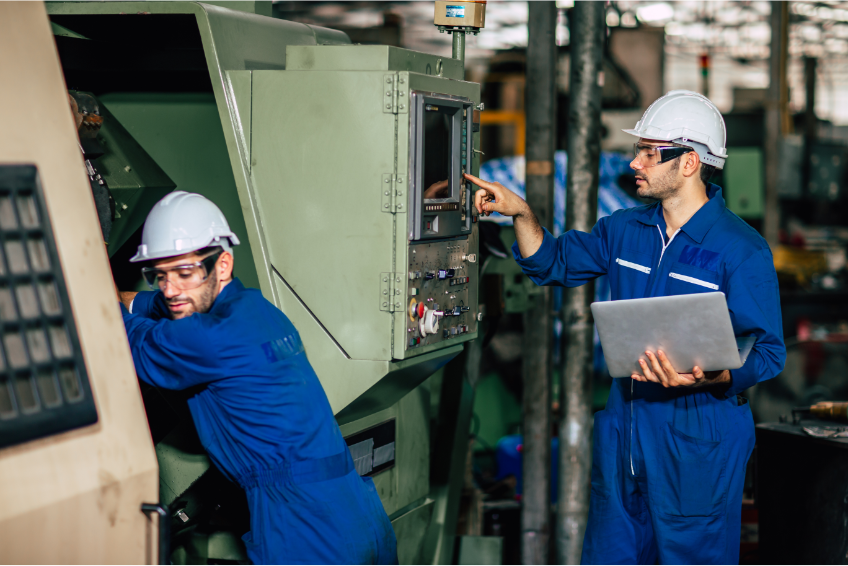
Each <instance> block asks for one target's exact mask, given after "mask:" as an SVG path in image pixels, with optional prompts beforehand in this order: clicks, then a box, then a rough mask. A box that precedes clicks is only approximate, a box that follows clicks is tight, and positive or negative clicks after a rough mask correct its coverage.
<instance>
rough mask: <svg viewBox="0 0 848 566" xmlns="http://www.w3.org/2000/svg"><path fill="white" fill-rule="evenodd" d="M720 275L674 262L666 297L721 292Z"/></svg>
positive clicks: (669, 274)
mask: <svg viewBox="0 0 848 566" xmlns="http://www.w3.org/2000/svg"><path fill="white" fill-rule="evenodd" d="M718 283H719V281H718V273H716V272H715V271H708V270H706V269H701V268H700V267H695V266H693V265H686V264H685V263H678V262H674V263H672V264H671V270H670V271H669V273H668V281H666V284H665V294H666V295H692V294H694V293H712V292H715V291H718V290H719V284H718Z"/></svg>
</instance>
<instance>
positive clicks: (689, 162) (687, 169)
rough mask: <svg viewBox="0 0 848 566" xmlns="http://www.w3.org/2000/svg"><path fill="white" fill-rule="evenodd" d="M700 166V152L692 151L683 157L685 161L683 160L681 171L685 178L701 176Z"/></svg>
mask: <svg viewBox="0 0 848 566" xmlns="http://www.w3.org/2000/svg"><path fill="white" fill-rule="evenodd" d="M700 165H701V157H700V156H699V155H698V152H696V151H690V152H689V153H687V154H686V155H684V156H683V159H681V162H680V170H681V172H682V173H683V176H684V177H691V176H693V175H700V169H701V167H700Z"/></svg>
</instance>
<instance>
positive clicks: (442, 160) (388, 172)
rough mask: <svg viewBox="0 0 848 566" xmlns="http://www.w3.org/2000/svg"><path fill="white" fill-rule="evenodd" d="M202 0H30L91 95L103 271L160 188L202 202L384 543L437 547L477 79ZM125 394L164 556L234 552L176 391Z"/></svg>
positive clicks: (458, 433) (457, 422)
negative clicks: (140, 417)
mask: <svg viewBox="0 0 848 566" xmlns="http://www.w3.org/2000/svg"><path fill="white" fill-rule="evenodd" d="M218 4H219V5H212V4H201V3H190V2H137V3H136V2H96V3H89V2H83V3H72V2H68V3H61V2H57V3H48V13H49V15H50V18H51V23H52V26H53V31H54V35H55V38H56V43H57V47H58V52H59V57H60V59H61V62H62V68H63V72H64V75H65V79H66V83H67V85H68V88H70V89H74V90H78V91H85V92H91V93H92V94H93V95H94V96H95V97H96V98H97V100H98V101H99V103H100V104H101V106H102V109H101V112H102V114H103V116H104V121H103V127H102V129H101V132H100V135H99V136H98V137H99V141H100V144H101V146H102V148H103V152H104V153H103V155H102V157H99V158H97V159H96V160H95V161H94V164H95V166H96V167H98V171H99V173H100V174H101V175H102V178H103V179H104V180H105V182H106V183H107V185H108V186H109V187H110V190H111V192H112V195H113V197H114V200H115V219H114V228H113V236H112V238H110V240H111V241H110V242H109V251H110V256H111V257H112V266H113V271H114V272H115V276H116V279H117V280H118V282H119V284H122V285H123V286H125V287H126V286H127V285H129V284H132V285H135V284H137V283H138V281H137V279H136V278H135V273H134V271H133V269H132V267H130V266H129V264H128V263H127V262H126V259H127V257H128V255H129V253H130V252H131V251H133V250H134V248H135V246H137V245H138V238H139V228H140V226H141V225H142V223H143V221H144V218H145V217H146V215H147V212H148V211H149V210H150V207H151V206H152V205H153V204H154V203H155V202H156V201H157V200H158V199H159V198H161V196H163V195H164V194H166V193H167V192H169V191H171V190H174V189H179V190H186V191H192V192H198V193H201V194H204V195H206V196H207V197H209V198H210V199H212V200H213V201H215V202H216V203H217V204H218V205H219V206H220V207H221V208H222V210H223V211H224V213H225V214H226V216H227V218H228V220H229V222H230V225H231V226H232V227H233V229H234V230H235V232H236V233H237V235H238V236H239V239H240V240H241V242H242V245H241V246H239V247H238V248H237V249H236V250H235V257H236V275H237V276H238V277H239V278H241V280H242V281H243V282H244V283H245V284H246V285H247V286H254V287H258V288H260V289H261V290H262V292H263V294H264V295H265V297H266V298H267V299H269V300H270V301H272V302H273V303H274V304H276V305H277V306H278V307H279V308H280V309H281V310H282V311H283V312H284V313H285V314H286V315H287V316H288V317H289V318H290V319H291V320H292V322H293V323H294V324H295V326H296V327H297V329H298V330H299V332H300V334H301V336H302V338H303V341H304V343H305V345H306V349H307V354H308V356H309V359H310V361H311V363H312V364H313V366H314V368H315V370H316V372H317V374H318V376H319V378H320V379H321V382H322V384H323V386H324V389H325V390H326V392H327V395H328V397H329V399H330V403H331V405H332V407H333V410H334V411H335V413H336V416H337V420H338V422H339V424H340V426H341V428H342V432H343V434H344V435H345V437H346V439H347V441H348V444H349V446H350V448H351V453H352V455H353V457H354V460H355V463H356V467H357V470H358V471H359V472H360V473H361V474H363V475H364V474H368V475H371V476H372V477H373V479H374V482H375V484H376V486H377V488H378V490H379V493H380V496H381V498H382V501H383V505H384V507H385V509H386V512H387V513H388V514H389V516H390V518H391V520H392V523H393V525H394V528H395V532H396V534H397V537H398V547H399V559H400V561H401V563H438V562H445V561H449V560H451V558H452V548H453V538H454V537H453V535H454V532H452V531H453V530H455V518H452V517H451V516H452V515H455V514H456V512H457V511H456V508H457V505H456V501H455V500H456V497H457V490H456V488H455V486H454V487H453V488H451V486H449V485H448V484H449V483H450V481H452V482H454V483H455V482H457V481H458V482H460V483H461V474H462V472H463V471H464V466H465V456H466V450H467V431H468V417H467V415H465V413H470V397H469V391H468V387H466V386H457V385H456V383H452V382H451V380H456V379H462V378H463V376H462V371H461V370H460V371H440V370H441V368H443V366H445V365H446V364H448V362H450V361H451V360H452V359H454V358H456V357H457V356H458V355H459V354H460V353H461V352H463V348H464V346H466V343H468V342H469V341H473V340H474V339H475V338H476V337H477V335H478V321H479V320H481V319H482V313H481V312H480V310H481V309H480V308H479V307H478V292H477V289H478V272H479V270H478V263H477V254H478V240H477V234H478V230H477V224H476V220H477V218H476V212H475V211H473V210H472V208H473V207H472V198H471V194H472V193H471V187H470V186H469V185H468V184H466V183H465V182H464V181H463V180H462V177H461V175H462V173H463V172H466V171H467V172H470V173H474V174H477V172H478V169H479V162H478V157H477V152H475V151H474V148H475V147H476V144H478V143H479V134H477V131H478V129H479V119H475V116H479V112H475V110H479V106H478V105H479V104H480V87H479V85H477V84H474V83H470V82H466V81H465V80H464V67H463V62H462V61H461V60H459V59H453V58H446V57H438V56H434V55H429V54H425V53H418V52H413V51H409V50H405V49H399V48H394V47H386V46H362V45H351V44H350V41H349V39H348V38H347V36H346V35H345V34H343V33H341V32H337V31H334V30H329V29H325V28H318V27H314V26H307V25H304V24H299V23H293V22H287V21H283V20H279V19H275V18H272V17H269V16H270V9H269V8H270V3H262V2H255V3H254V2H235V3H233V2H230V3H226V2H222V3H218ZM231 8H233V9H231ZM263 10H264V11H267V14H266V15H262V12H263ZM434 32H435V29H434ZM463 356H465V354H463ZM463 356H460V359H459V361H460V362H461V360H462V358H463ZM454 363H457V362H456V361H455V362H454ZM436 372H439V374H440V376H441V375H442V373H444V378H443V379H442V380H440V381H439V382H437V383H436V382H434V383H431V382H433V381H434V380H429V381H428V378H429V377H431V376H432V375H433V374H434V373H436ZM431 391H432V393H433V397H434V401H433V402H432V403H431ZM143 394H144V399H145V406H146V409H147V412H148V417H149V420H150V427H151V434H152V435H153V440H154V442H155V444H156V451H157V456H158V459H159V465H160V498H161V502H162V503H164V504H167V505H169V508H170V511H171V513H172V514H173V517H172V521H171V523H172V526H173V529H174V530H173V542H172V547H171V557H172V560H173V561H174V562H175V563H205V562H214V561H221V560H225V561H226V560H234V561H240V560H244V559H245V556H244V554H243V549H242V547H241V542H240V540H239V539H238V536H239V535H240V534H241V533H242V532H244V530H245V522H244V521H245V519H244V509H243V508H242V507H240V504H239V502H238V494H234V493H232V489H230V488H228V487H227V486H226V485H225V484H224V483H222V480H223V478H220V477H219V476H217V475H216V472H215V470H214V469H212V468H210V463H209V461H208V459H207V457H206V455H205V453H204V452H203V450H202V448H200V447H199V445H198V443H197V439H196V436H195V433H194V431H193V425H191V422H190V418H188V415H187V411H186V409H185V405H184V399H181V398H180V397H179V395H169V394H165V393H163V392H158V391H155V390H150V389H144V391H143ZM436 399H437V400H438V403H436V402H435V400H436ZM431 427H432V430H431ZM463 430H464V435H463ZM437 439H438V442H437ZM431 447H432V450H433V452H432V453H431ZM437 460H438V461H441V464H440V465H441V468H440V469H441V470H443V471H441V472H439V473H438V474H436V475H438V476H439V477H438V478H435V477H431V474H430V471H431V468H433V464H432V462H435V461H437ZM433 469H435V468H433ZM457 470H458V471H459V477H456V478H447V479H446V474H447V476H450V475H451V474H454V473H455V471H457ZM449 480H450V481H449Z"/></svg>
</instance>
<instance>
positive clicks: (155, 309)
mask: <svg viewBox="0 0 848 566" xmlns="http://www.w3.org/2000/svg"><path fill="white" fill-rule="evenodd" d="M132 314H137V315H139V316H143V317H145V318H151V319H153V320H160V319H163V318H168V317H169V316H170V315H169V313H168V305H167V304H166V303H165V300H164V298H163V297H162V293H161V291H141V292H139V293H138V294H137V295H136V296H135V298H134V299H133V302H132Z"/></svg>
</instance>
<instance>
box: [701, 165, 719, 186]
mask: <svg viewBox="0 0 848 566" xmlns="http://www.w3.org/2000/svg"><path fill="white" fill-rule="evenodd" d="M715 170H716V168H715V165H707V164H706V163H701V182H702V183H704V184H705V185H706V184H707V183H709V182H710V179H711V178H712V176H713V173H715Z"/></svg>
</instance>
